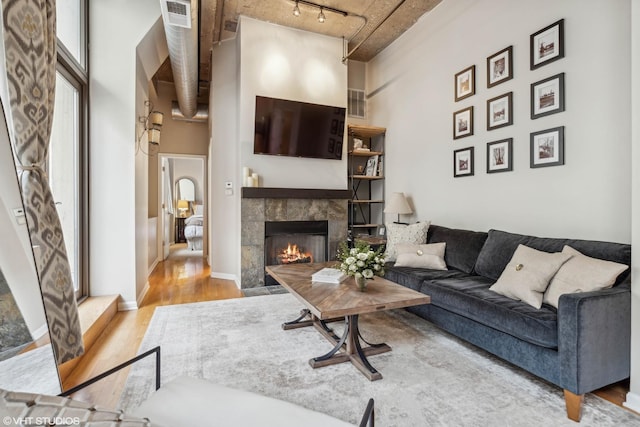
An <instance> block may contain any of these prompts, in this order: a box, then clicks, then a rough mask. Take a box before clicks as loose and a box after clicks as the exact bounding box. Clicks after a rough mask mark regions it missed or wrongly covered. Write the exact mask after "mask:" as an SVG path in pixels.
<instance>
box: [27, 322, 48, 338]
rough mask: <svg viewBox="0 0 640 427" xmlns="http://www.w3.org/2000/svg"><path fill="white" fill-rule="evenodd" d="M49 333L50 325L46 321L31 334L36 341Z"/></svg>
mask: <svg viewBox="0 0 640 427" xmlns="http://www.w3.org/2000/svg"><path fill="white" fill-rule="evenodd" d="M48 333H49V326H47V323H46V322H45V323H44V325H42V326H40V327H39V328H38V329H36V330H35V331H33V333H32V334H31V338H33V340H34V341H37V340H39V339H40V338H42V337H43V336H45V335H46V334H48Z"/></svg>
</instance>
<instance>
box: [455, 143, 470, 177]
mask: <svg viewBox="0 0 640 427" xmlns="http://www.w3.org/2000/svg"><path fill="white" fill-rule="evenodd" d="M453 176H454V178H458V177H461V176H473V147H467V148H462V149H460V150H455V151H454V152H453Z"/></svg>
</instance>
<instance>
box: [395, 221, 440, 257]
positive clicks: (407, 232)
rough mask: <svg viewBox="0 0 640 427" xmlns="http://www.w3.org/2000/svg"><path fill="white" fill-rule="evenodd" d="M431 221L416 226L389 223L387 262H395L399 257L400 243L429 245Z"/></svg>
mask: <svg viewBox="0 0 640 427" xmlns="http://www.w3.org/2000/svg"><path fill="white" fill-rule="evenodd" d="M429 224H430V222H429V221H426V222H418V223H415V224H409V225H407V224H396V223H387V224H385V227H386V228H387V244H386V248H385V255H386V260H387V261H395V260H396V257H397V256H398V250H397V248H396V245H397V244H398V243H413V244H416V245H420V244H423V243H427V231H428V230H429Z"/></svg>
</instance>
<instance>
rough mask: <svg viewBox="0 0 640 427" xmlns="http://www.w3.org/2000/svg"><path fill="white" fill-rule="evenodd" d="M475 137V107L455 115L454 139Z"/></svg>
mask: <svg viewBox="0 0 640 427" xmlns="http://www.w3.org/2000/svg"><path fill="white" fill-rule="evenodd" d="M471 135H473V106H470V107H467V108H463V109H462V110H458V111H456V112H454V113H453V139H459V138H464V137H466V136H471Z"/></svg>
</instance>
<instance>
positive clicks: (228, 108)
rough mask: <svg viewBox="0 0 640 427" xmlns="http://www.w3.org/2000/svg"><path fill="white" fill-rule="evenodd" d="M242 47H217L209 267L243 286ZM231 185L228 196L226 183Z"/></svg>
mask: <svg viewBox="0 0 640 427" xmlns="http://www.w3.org/2000/svg"><path fill="white" fill-rule="evenodd" d="M238 44H239V43H237V42H236V40H230V41H226V42H223V43H221V44H218V45H215V46H214V48H213V61H212V67H211V92H210V101H209V126H210V128H211V144H210V145H209V172H210V174H209V177H210V181H209V200H210V203H209V207H208V208H209V224H210V232H209V241H210V242H211V245H210V246H211V251H210V257H209V265H210V266H211V275H212V276H213V277H219V278H225V279H231V280H236V282H237V283H238V285H239V283H240V279H239V278H240V260H239V258H238V253H239V252H240V187H241V186H242V181H241V180H239V169H240V167H239V164H240V163H239V153H238V151H239V150H238V147H237V134H238V133H237V130H238V129H237V126H238V102H237V99H238V97H237V96H238V81H237V70H238V58H239V54H238ZM225 182H231V183H232V185H233V188H232V194H231V195H226V194H225V188H224V183H225Z"/></svg>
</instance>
